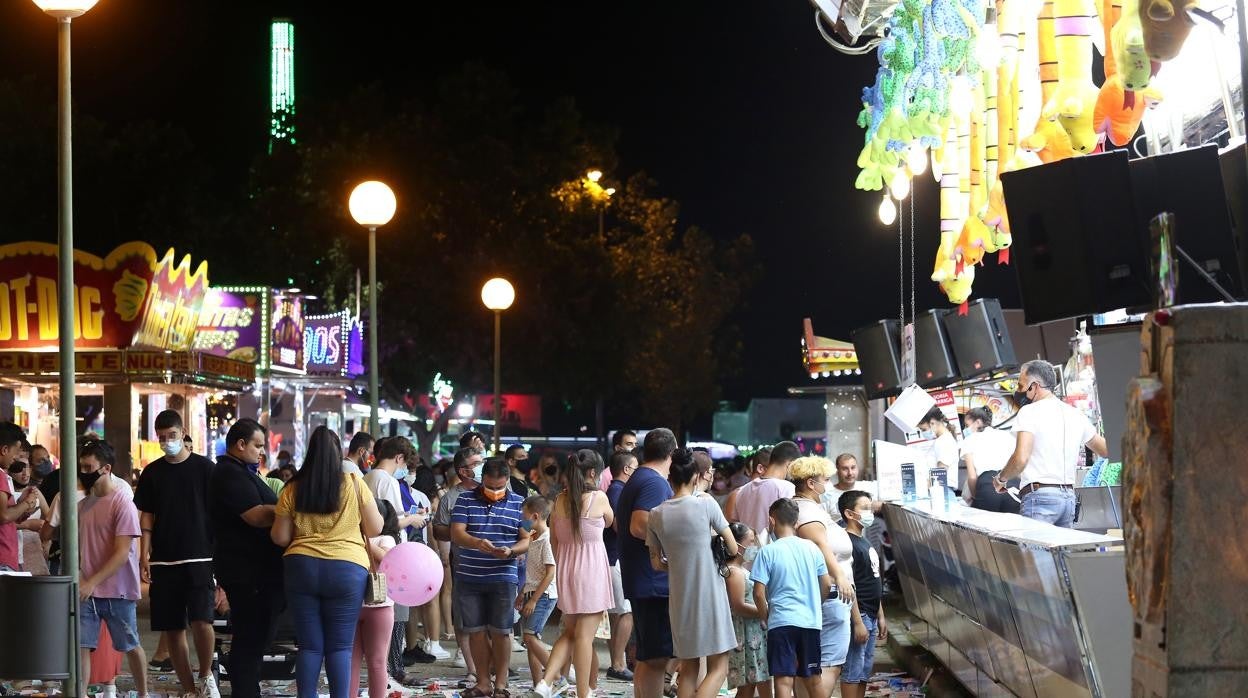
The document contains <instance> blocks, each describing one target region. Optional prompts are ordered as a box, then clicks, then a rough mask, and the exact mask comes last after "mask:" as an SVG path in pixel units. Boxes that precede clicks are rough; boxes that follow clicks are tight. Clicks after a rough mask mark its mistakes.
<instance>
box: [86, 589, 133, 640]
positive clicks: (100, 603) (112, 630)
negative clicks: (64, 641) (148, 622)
mask: <svg viewBox="0 0 1248 698" xmlns="http://www.w3.org/2000/svg"><path fill="white" fill-rule="evenodd" d="M136 605H137V602H135V601H128V600H126V599H97V598H95V597H91V598H89V599H87V600H86V601H83V602H81V603H80V604H79V605H78V606H79V607H78V646H79V647H84V648H86V649H90V650H93V649H95V648H96V647H97V646H98V645H99V643H100V623H101V622H102V623H104V624H105V625H106V626H108V634H109V635H110V636H111V637H112V638H113V649H115V650H117V651H118V652H122V653H125V652H129V651H130V650H132V649H134V648H135V647H138V646H139V622H138V620H137V619H136V618H135V606H136Z"/></svg>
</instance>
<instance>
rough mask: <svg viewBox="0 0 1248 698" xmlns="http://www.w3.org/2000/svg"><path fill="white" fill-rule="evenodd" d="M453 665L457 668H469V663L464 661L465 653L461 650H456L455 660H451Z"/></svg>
mask: <svg viewBox="0 0 1248 698" xmlns="http://www.w3.org/2000/svg"><path fill="white" fill-rule="evenodd" d="M451 666H453V667H455V668H457V669H467V668H468V664H467V663H466V662H465V661H464V655H463V653H462V652H460V651H459V650H455V660H454V661H452V662H451Z"/></svg>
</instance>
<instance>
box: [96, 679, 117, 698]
mask: <svg viewBox="0 0 1248 698" xmlns="http://www.w3.org/2000/svg"><path fill="white" fill-rule="evenodd" d="M100 695H101V696H104V698H117V686H115V685H114V684H111V683H110V684H105V685H104V690H103V691H101V692H100Z"/></svg>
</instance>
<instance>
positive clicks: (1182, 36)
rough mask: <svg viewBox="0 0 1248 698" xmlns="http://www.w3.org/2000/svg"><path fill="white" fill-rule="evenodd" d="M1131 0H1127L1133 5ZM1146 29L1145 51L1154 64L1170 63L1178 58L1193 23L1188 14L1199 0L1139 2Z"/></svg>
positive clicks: (1142, 20)
mask: <svg viewBox="0 0 1248 698" xmlns="http://www.w3.org/2000/svg"><path fill="white" fill-rule="evenodd" d="M1131 1H1132V0H1126V2H1131ZM1136 1H1138V2H1139V8H1140V23H1141V25H1142V27H1143V30H1144V48H1145V49H1146V50H1147V51H1148V57H1149V58H1151V59H1153V60H1154V61H1168V60H1170V59H1171V58H1174V57H1175V56H1177V55H1179V49H1182V48H1183V42H1184V41H1187V35H1188V34H1190V33H1191V31H1192V27H1193V26H1194V23H1193V22H1192V18H1191V17H1190V16H1189V15H1188V14H1187V11H1188V10H1189V9H1191V8H1193V7H1195V6H1196V0H1175V1H1174V2H1171V0H1136Z"/></svg>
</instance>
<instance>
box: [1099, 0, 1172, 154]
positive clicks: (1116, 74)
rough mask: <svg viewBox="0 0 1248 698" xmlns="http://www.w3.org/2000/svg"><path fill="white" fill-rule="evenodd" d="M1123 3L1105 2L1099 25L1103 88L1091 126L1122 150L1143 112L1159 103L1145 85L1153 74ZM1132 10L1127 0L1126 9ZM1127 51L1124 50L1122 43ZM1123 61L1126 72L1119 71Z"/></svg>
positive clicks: (1135, 17)
mask: <svg viewBox="0 0 1248 698" xmlns="http://www.w3.org/2000/svg"><path fill="white" fill-rule="evenodd" d="M1121 2H1122V0H1104V3H1103V4H1102V6H1101V23H1102V25H1104V28H1105V84H1103V85H1101V91H1100V93H1099V94H1098V95H1097V97H1096V109H1095V110H1094V111H1093V113H1092V123H1093V125H1094V126H1095V128H1096V131H1097V133H1098V134H1100V135H1101V136H1102V137H1104V138H1108V139H1109V142H1110V143H1113V144H1114V145H1117V146H1123V145H1126V144H1127V143H1130V142H1131V139H1132V138H1133V137H1134V136H1135V132H1136V131H1138V130H1139V128H1140V122H1141V121H1143V119H1144V110H1145V109H1148V108H1151V107H1153V106H1155V105H1156V104H1157V103H1158V102H1160V101H1161V93H1160V91H1158V90H1157V88H1156V87H1143V86H1141V81H1142V83H1143V84H1145V85H1146V84H1147V82H1148V79H1149V74H1150V72H1151V70H1152V67H1151V63H1150V61H1149V60H1148V55H1147V54H1145V53H1144V32H1143V30H1142V29H1140V16H1139V13H1138V12H1135V13H1130V12H1125V11H1123V10H1124V6H1123V5H1122V4H1121ZM1134 6H1135V2H1134V1H1133V0H1127V5H1126V7H1127V8H1131V7H1134ZM1124 42H1125V43H1127V44H1128V45H1129V47H1128V48H1127V49H1124V48H1123V47H1122V44H1123V43H1124ZM1124 60H1125V61H1126V65H1127V66H1129V67H1130V70H1129V71H1122V72H1120V71H1119V68H1121V67H1122V66H1123V65H1124V63H1123V61H1124Z"/></svg>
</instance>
